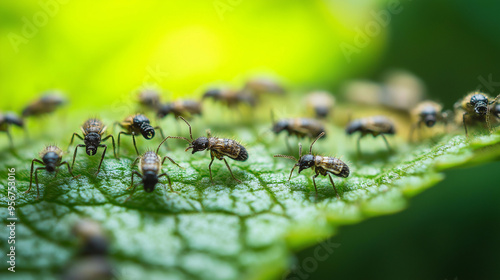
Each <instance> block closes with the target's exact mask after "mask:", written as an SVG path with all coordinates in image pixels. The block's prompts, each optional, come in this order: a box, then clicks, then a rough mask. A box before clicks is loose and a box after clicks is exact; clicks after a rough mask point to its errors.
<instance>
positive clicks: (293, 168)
mask: <svg viewBox="0 0 500 280" xmlns="http://www.w3.org/2000/svg"><path fill="white" fill-rule="evenodd" d="M297 166H298V164H295V165H294V166H293V167H292V171H290V177H288V182H290V179H292V174H293V171H294V170H295V167H297Z"/></svg>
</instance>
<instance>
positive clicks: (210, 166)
mask: <svg viewBox="0 0 500 280" xmlns="http://www.w3.org/2000/svg"><path fill="white" fill-rule="evenodd" d="M210 156H212V160H211V161H210V164H209V165H208V171H209V173H210V181H211V182H212V183H213V182H214V180H213V179H212V163H213V162H214V154H213V153H210Z"/></svg>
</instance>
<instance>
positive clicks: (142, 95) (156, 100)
mask: <svg viewBox="0 0 500 280" xmlns="http://www.w3.org/2000/svg"><path fill="white" fill-rule="evenodd" d="M138 101H139V104H141V105H142V106H144V107H147V108H150V109H154V110H156V108H158V106H159V105H160V93H159V92H158V91H157V90H156V89H152V88H146V89H143V90H141V91H139V96H138Z"/></svg>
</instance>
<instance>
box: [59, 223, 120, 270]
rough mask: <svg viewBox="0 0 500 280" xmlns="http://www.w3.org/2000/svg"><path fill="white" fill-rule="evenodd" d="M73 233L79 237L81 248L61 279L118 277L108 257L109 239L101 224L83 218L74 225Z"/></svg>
mask: <svg viewBox="0 0 500 280" xmlns="http://www.w3.org/2000/svg"><path fill="white" fill-rule="evenodd" d="M72 233H73V235H75V236H76V237H77V238H78V239H79V241H80V244H79V247H80V248H79V252H78V255H77V256H76V258H74V260H73V261H72V262H71V263H69V264H68V265H66V266H65V269H64V272H63V273H62V275H61V279H63V280H75V279H80V280H83V279H100V280H111V279H116V278H117V275H116V273H115V272H114V267H113V265H112V263H111V262H110V261H109V259H108V258H109V249H108V248H109V240H108V238H107V237H106V236H105V234H104V232H103V230H102V228H101V226H100V225H99V224H98V223H97V222H95V221H92V220H81V221H78V222H77V223H76V224H75V225H74V226H73V228H72Z"/></svg>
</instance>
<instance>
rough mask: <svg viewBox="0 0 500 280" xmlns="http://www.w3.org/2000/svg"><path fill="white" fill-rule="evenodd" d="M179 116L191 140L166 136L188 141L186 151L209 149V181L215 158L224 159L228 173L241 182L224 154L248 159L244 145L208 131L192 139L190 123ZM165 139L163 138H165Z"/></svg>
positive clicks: (242, 159)
mask: <svg viewBox="0 0 500 280" xmlns="http://www.w3.org/2000/svg"><path fill="white" fill-rule="evenodd" d="M179 118H181V119H182V120H183V121H184V122H185V123H186V124H187V125H188V127H189V137H190V138H191V140H189V139H187V138H186V137H181V136H168V137H167V138H166V139H168V138H175V139H182V140H186V141H187V142H188V143H189V147H187V148H186V150H185V151H186V152H187V151H188V150H189V149H193V152H192V154H194V153H196V152H200V151H204V150H209V151H210V156H211V157H212V160H211V161H210V164H209V165H208V170H209V172H210V181H212V182H213V179H212V163H213V162H214V158H217V159H218V160H224V163H225V164H226V166H227V169H228V170H229V173H231V176H232V177H233V179H234V180H236V181H237V182H238V183H241V181H240V180H238V179H236V177H234V175H233V171H231V168H230V167H229V164H228V163H227V161H226V159H225V158H224V156H227V157H229V158H231V159H234V160H237V161H246V160H247V159H248V153H247V150H246V149H245V147H243V145H241V144H240V143H238V142H236V141H234V140H232V139H226V138H218V137H212V136H211V133H210V131H207V137H198V138H197V139H195V140H193V133H192V132H191V125H190V124H189V122H188V121H187V120H186V119H184V118H183V117H179ZM166 139H165V140H166Z"/></svg>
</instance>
